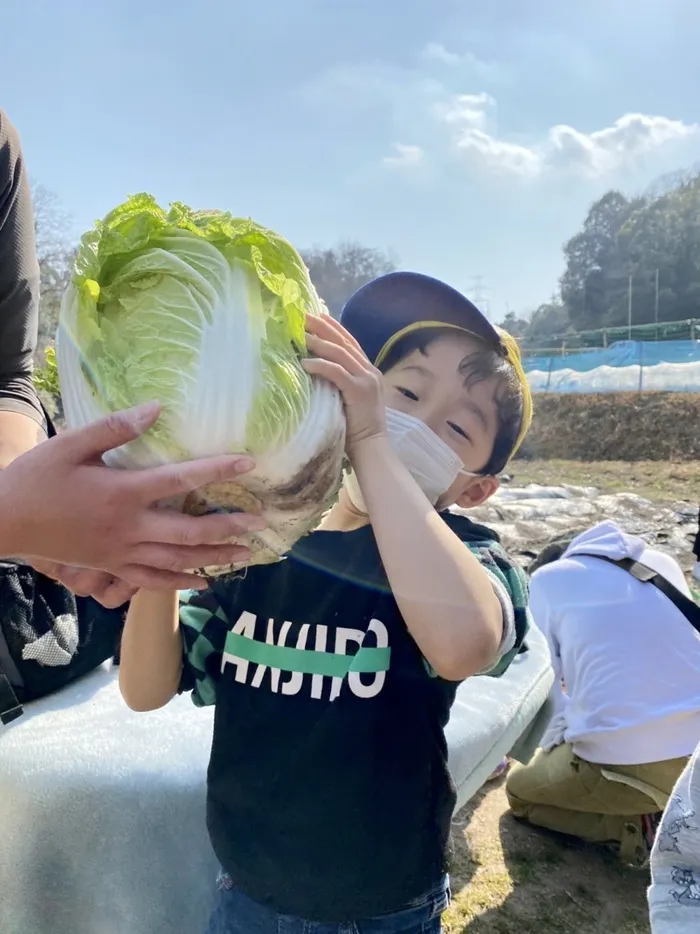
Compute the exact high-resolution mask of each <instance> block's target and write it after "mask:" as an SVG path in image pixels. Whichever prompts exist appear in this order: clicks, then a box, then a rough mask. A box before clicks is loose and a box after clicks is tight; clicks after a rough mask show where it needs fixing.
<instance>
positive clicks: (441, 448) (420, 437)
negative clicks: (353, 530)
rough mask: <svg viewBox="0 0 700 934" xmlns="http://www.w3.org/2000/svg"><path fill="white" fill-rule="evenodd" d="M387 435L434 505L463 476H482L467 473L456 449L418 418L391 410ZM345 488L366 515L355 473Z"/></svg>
mask: <svg viewBox="0 0 700 934" xmlns="http://www.w3.org/2000/svg"><path fill="white" fill-rule="evenodd" d="M386 433H387V436H388V438H389V444H390V445H391V448H392V450H393V451H394V453H395V454H396V455H397V457H398V458H399V460H400V461H401V463H402V464H403V465H404V467H406V469H407V470H408V472H409V473H410V474H411V476H412V477H413V479H414V480H415V481H416V483H417V484H418V486H419V487H420V488H421V490H422V491H423V492H424V493H425V495H426V497H427V498H428V500H430V502H431V503H432V505H433V506H434V505H435V503H437V501H438V500H439V499H440V497H441V496H442V494H443V493H445V492H447V490H449V488H450V487H451V486H452V484H453V483H454V482H455V480H456V479H457V477H458V476H460V474H461V475H462V476H464V477H479V476H481V474H477V473H472V471H470V470H465V469H464V466H463V464H462V461H461V459H460V458H459V457H458V456H457V455H456V454H455V452H454V451H453V450H452V448H451V447H450V446H449V445H448V444H445V442H444V441H443V440H442V438H439V437H438V436H437V435H436V434H435V432H434V431H433V430H432V429H431V428H428V426H427V425H426V424H425V422H422V421H421V420H420V419H419V418H416V417H415V416H414V415H406V413H405V412H399V411H398V410H397V409H387V410H386ZM345 489H346V491H347V494H348V496H349V497H350V502H351V503H352V504H353V506H354V507H355V508H356V509H358V510H360V512H363V513H365V514H366V513H367V509H366V507H365V501H364V498H363V496H362V492H361V490H360V486H359V484H358V482H357V477H356V476H355V472H354V471H351V472H350V473H348V474H346V476H345Z"/></svg>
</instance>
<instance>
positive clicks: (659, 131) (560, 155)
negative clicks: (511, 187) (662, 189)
mask: <svg viewBox="0 0 700 934" xmlns="http://www.w3.org/2000/svg"><path fill="white" fill-rule="evenodd" d="M699 129H700V127H699V126H698V124H696V123H683V122H682V121H681V120H671V119H669V118H668V117H661V116H651V115H649V114H638V113H637V114H635V113H630V114H625V115H624V116H623V117H620V118H619V120H616V121H615V123H614V124H613V125H612V126H609V127H605V128H604V129H602V130H595V131H594V132H593V133H588V134H587V133H581V132H580V131H578V130H575V129H574V128H573V127H570V126H565V125H560V126H555V127H552V129H551V130H550V131H549V134H548V138H547V146H546V150H547V162H548V164H550V165H553V166H556V165H563V166H565V167H570V168H578V169H580V170H581V171H582V172H584V173H585V174H587V175H603V174H604V173H605V172H609V171H614V170H615V169H617V168H619V167H620V166H622V165H624V164H625V163H627V162H629V161H630V160H632V159H634V158H636V157H637V156H638V155H642V154H643V153H645V152H650V151H651V150H653V149H657V148H659V147H661V146H664V145H665V144H666V143H671V142H676V141H679V140H683V139H687V138H688V137H690V136H694V135H695V134H696V133H697V132H698V130H699Z"/></svg>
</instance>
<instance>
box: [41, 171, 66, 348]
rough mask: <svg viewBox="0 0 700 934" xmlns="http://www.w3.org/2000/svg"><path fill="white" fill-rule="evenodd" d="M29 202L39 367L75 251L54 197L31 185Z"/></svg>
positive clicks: (63, 212) (54, 323)
mask: <svg viewBox="0 0 700 934" xmlns="http://www.w3.org/2000/svg"><path fill="white" fill-rule="evenodd" d="M32 200H33V205H34V229H35V235H36V250H37V256H38V258H39V270H40V274H41V301H40V305H39V345H38V347H37V357H38V360H37V362H38V363H39V364H40V365H41V364H43V362H44V351H45V349H46V347H47V346H48V345H49V344H50V343H51V341H53V339H54V336H55V333H56V325H57V323H58V311H59V308H60V306H61V297H62V296H63V293H64V291H65V290H66V288H67V286H68V283H69V281H70V274H71V268H72V265H73V259H74V256H75V248H74V246H73V244H72V242H71V230H70V217H69V215H68V214H67V213H66V212H65V211H64V210H63V208H62V207H61V204H60V202H59V200H58V198H57V197H56V195H54V194H53V193H52V192H50V191H48V190H47V189H46V188H44V187H43V186H42V185H33V186H32Z"/></svg>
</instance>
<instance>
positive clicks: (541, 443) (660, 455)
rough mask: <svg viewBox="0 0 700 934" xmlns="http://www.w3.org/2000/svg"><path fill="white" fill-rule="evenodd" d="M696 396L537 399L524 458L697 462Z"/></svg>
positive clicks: (699, 416) (699, 396) (699, 402)
mask: <svg viewBox="0 0 700 934" xmlns="http://www.w3.org/2000/svg"><path fill="white" fill-rule="evenodd" d="M699 423H700V393H697V392H693V393H682V392H643V393H635V392H611V393H599V394H594V395H579V394H577V393H551V394H540V395H538V396H537V397H536V399H535V418H534V421H533V423H532V428H531V429H530V431H529V433H528V436H527V438H526V439H525V444H524V445H523V453H525V454H526V455H527V456H528V457H536V458H540V457H542V458H545V457H546V458H554V457H564V458H567V459H571V460H579V461H590V460H594V461H603V460H607V459H608V458H611V459H614V460H621V461H630V462H633V461H639V460H663V461H671V460H673V461H688V462H693V461H697V459H698V457H700V435H698V431H697V425H698V424H699Z"/></svg>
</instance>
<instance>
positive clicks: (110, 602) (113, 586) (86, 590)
mask: <svg viewBox="0 0 700 934" xmlns="http://www.w3.org/2000/svg"><path fill="white" fill-rule="evenodd" d="M30 563H31V566H32V567H33V568H34V570H35V571H39V572H40V573H41V574H43V575H45V576H46V577H50V578H51V579H52V580H55V581H58V582H59V584H63V586H64V587H67V588H68V590H71V591H72V592H73V593H74V594H76V595H77V596H78V597H92V598H93V599H95V600H97V602H98V603H101V604H102V606H105V607H107V609H114V608H116V607H118V606H122V604H124V603H126V602H127V601H128V600H131V598H132V597H133V596H134V594H135V593H136V591H137V589H138V588H136V587H132V586H131V584H127V583H126V582H125V581H123V580H120V579H119V578H118V577H114V575H113V574H109V573H108V572H107V571H94V570H91V569H90V568H79V567H75V566H72V565H69V564H57V563H56V562H55V561H45V560H43V559H42V558H31V559H30Z"/></svg>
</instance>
